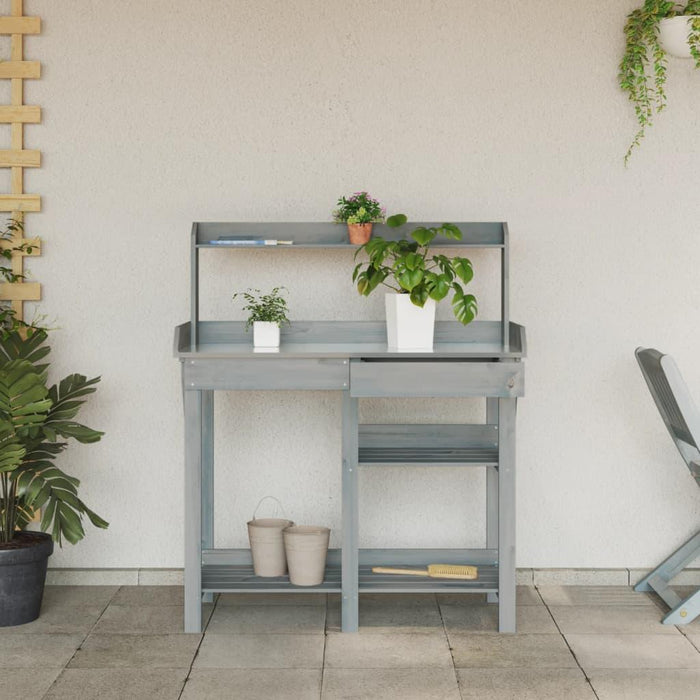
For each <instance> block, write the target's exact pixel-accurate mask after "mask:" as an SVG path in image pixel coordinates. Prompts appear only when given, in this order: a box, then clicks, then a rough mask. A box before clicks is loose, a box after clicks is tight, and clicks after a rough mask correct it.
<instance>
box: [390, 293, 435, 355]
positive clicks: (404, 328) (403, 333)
mask: <svg viewBox="0 0 700 700" xmlns="http://www.w3.org/2000/svg"><path fill="white" fill-rule="evenodd" d="M385 304H386V338H387V346H388V348H389V349H390V350H432V349H433V334H434V332H435V300H434V299H428V301H426V302H425V306H424V307H423V308H421V307H420V306H416V305H415V304H413V303H412V302H411V297H410V295H408V294H387V295H386V297H385Z"/></svg>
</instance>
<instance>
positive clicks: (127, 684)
mask: <svg viewBox="0 0 700 700" xmlns="http://www.w3.org/2000/svg"><path fill="white" fill-rule="evenodd" d="M186 676H187V670H186V669H184V668H183V669H170V668H169V669H159V670H155V669H139V670H138V672H134V670H133V669H111V668H110V669H104V668H95V669H93V668H68V669H66V670H64V671H63V673H62V674H61V675H60V677H59V678H58V679H57V680H56V682H55V683H54V684H53V685H52V686H51V690H49V692H48V693H47V694H46V696H45V700H124V698H143V699H144V700H146V699H147V700H178V698H179V697H180V693H181V692H182V686H183V685H184V683H185V678H186ZM23 700H24V699H23Z"/></svg>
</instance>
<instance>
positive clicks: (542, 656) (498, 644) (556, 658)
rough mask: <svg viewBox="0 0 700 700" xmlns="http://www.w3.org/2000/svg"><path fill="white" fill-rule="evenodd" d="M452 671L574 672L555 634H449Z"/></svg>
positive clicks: (567, 651) (560, 638)
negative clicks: (555, 669)
mask: <svg viewBox="0 0 700 700" xmlns="http://www.w3.org/2000/svg"><path fill="white" fill-rule="evenodd" d="M449 637H450V646H451V648H452V656H453V658H454V664H455V667H456V668H470V667H471V668H576V667H577V664H576V660H575V659H574V657H573V656H572V654H571V652H570V651H569V647H568V646H567V645H566V642H565V641H564V639H563V638H562V636H561V635H559V634H498V633H493V634H470V633H469V632H458V633H450V634H449Z"/></svg>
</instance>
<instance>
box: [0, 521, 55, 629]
mask: <svg viewBox="0 0 700 700" xmlns="http://www.w3.org/2000/svg"><path fill="white" fill-rule="evenodd" d="M15 541H16V543H17V545H18V546H16V547H13V548H12V549H1V548H0V627H10V626H12V625H23V624H25V623H26V622H31V621H32V620H36V618H37V617H39V611H40V610H41V598H42V596H43V595H44V581H45V580H46V565H47V564H48V561H49V556H51V553H52V552H53V540H52V539H51V535H47V534H46V533H45V532H18V533H17V535H16V536H15V540H13V544H14V543H15Z"/></svg>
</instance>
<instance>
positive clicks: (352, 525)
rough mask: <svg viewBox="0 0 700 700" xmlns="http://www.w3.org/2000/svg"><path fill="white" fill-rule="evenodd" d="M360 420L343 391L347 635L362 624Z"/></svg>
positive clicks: (344, 607) (344, 609)
mask: <svg viewBox="0 0 700 700" xmlns="http://www.w3.org/2000/svg"><path fill="white" fill-rule="evenodd" d="M357 423H358V420H357V399H354V398H352V397H351V396H350V392H349V391H344V392H343V485H342V489H343V537H342V548H343V550H342V620H341V622H342V624H341V629H342V631H343V632H357V628H358V625H359V585H358V584H359V552H358V536H359V534H358V483H357V476H358V469H357V458H358V436H357V431H358V425H357Z"/></svg>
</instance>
